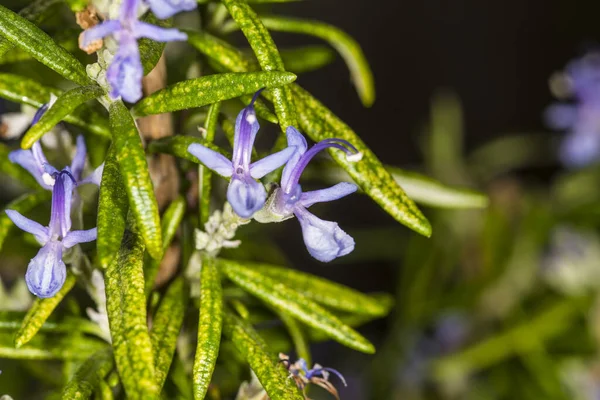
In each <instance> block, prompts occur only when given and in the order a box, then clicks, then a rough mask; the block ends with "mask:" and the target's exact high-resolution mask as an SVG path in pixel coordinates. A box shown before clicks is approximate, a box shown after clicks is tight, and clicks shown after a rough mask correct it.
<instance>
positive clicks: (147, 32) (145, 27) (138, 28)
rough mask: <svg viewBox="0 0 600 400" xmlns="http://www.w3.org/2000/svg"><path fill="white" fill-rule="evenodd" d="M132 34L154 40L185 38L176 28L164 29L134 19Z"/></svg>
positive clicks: (167, 40)
mask: <svg viewBox="0 0 600 400" xmlns="http://www.w3.org/2000/svg"><path fill="white" fill-rule="evenodd" d="M132 31H133V36H134V37H136V38H138V39H139V38H148V39H152V40H154V41H156V42H173V41H176V40H187V35H186V34H185V33H183V32H181V31H180V30H178V29H165V28H161V27H159V26H156V25H152V24H147V23H145V22H139V21H136V22H135V23H134V24H133V29H132Z"/></svg>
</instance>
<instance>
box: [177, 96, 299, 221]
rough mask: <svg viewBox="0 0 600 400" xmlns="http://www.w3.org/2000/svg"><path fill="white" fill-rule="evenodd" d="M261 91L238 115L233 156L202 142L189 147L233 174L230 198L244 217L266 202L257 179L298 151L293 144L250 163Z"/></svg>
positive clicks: (207, 163) (206, 161)
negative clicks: (255, 105) (210, 147)
mask: <svg viewBox="0 0 600 400" xmlns="http://www.w3.org/2000/svg"><path fill="white" fill-rule="evenodd" d="M259 94H260V91H258V92H257V93H256V94H255V95H254V98H253V99H252V102H251V103H250V104H249V105H248V106H247V107H246V108H244V109H243V110H242V111H241V112H240V113H239V114H238V116H237V119H236V121H235V137H234V141H233V156H232V158H231V160H228V159H227V158H225V157H224V156H223V155H221V154H219V153H217V152H216V151H214V150H211V149H209V148H208V147H205V146H203V145H201V144H197V143H194V144H191V145H190V146H189V147H188V151H189V152H190V153H191V154H192V155H194V156H195V157H197V158H198V159H199V160H200V161H201V162H202V163H203V164H204V165H205V166H206V167H207V168H210V169H212V170H213V171H215V172H216V173H218V174H219V175H221V176H224V177H226V178H229V177H231V181H230V182H229V188H228V189H227V200H228V201H229V203H230V204H231V207H232V208H233V210H234V211H235V212H236V214H238V215H239V216H240V217H242V218H251V217H252V215H254V213H255V212H257V211H258V210H260V209H261V208H262V207H263V205H264V204H265V200H266V198H267V192H266V190H265V188H264V186H263V185H262V183H260V182H257V181H256V179H260V178H262V177H263V176H265V175H267V174H268V173H270V172H272V171H275V170H276V169H277V168H279V167H281V166H282V165H283V164H285V163H286V162H287V161H288V160H289V159H290V157H292V156H293V154H294V151H295V148H294V147H293V146H291V147H287V148H286V149H283V150H281V151H279V152H277V153H275V154H271V155H269V156H267V157H265V158H263V159H261V160H258V161H255V162H253V163H252V164H251V163H250V161H251V157H252V148H253V146H254V140H255V138H256V133H257V132H258V129H259V124H258V120H257V119H256V113H255V111H254V102H255V101H256V98H257V97H258V95H259Z"/></svg>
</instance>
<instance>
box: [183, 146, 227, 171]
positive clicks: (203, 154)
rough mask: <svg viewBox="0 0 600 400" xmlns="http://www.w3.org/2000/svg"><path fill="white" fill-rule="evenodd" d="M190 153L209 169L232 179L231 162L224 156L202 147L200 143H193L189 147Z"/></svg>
mask: <svg viewBox="0 0 600 400" xmlns="http://www.w3.org/2000/svg"><path fill="white" fill-rule="evenodd" d="M188 152H190V153H191V154H192V155H193V156H194V157H196V158H198V160H200V161H201V162H202V164H204V165H205V166H206V167H207V168H210V169H212V170H213V171H215V172H216V173H217V174H219V175H221V176H224V177H230V176H231V175H232V174H233V166H232V165H231V161H229V160H228V159H227V158H225V156H224V155H222V154H220V153H217V152H216V151H214V150H211V149H209V148H208V147H206V146H202V145H201V144H199V143H192V144H190V145H189V147H188Z"/></svg>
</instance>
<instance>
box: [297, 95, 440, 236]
mask: <svg viewBox="0 0 600 400" xmlns="http://www.w3.org/2000/svg"><path fill="white" fill-rule="evenodd" d="M293 90H294V95H295V97H296V105H297V106H298V109H299V110H300V113H299V115H300V121H299V122H300V127H301V128H302V129H303V130H304V132H306V134H307V135H308V136H309V137H310V138H311V139H312V140H314V141H315V142H318V141H320V140H323V139H327V138H339V139H344V140H347V141H348V142H350V143H352V144H353V145H354V146H355V147H356V148H357V149H358V151H360V152H361V153H362V160H361V161H358V162H350V161H348V160H347V159H346V154H345V153H344V152H341V151H339V150H335V149H332V150H330V152H329V153H330V154H331V156H332V157H333V159H334V160H335V161H336V162H337V163H338V164H339V165H340V166H341V167H342V168H344V170H346V172H348V174H349V175H350V176H351V177H352V179H354V181H355V182H356V183H357V184H358V185H359V186H360V187H361V189H362V190H364V191H365V193H367V194H368V195H369V196H370V197H371V198H372V199H373V200H375V202H377V203H378V204H379V205H380V207H381V208H383V209H384V210H385V211H387V212H388V213H389V214H390V215H391V216H392V217H394V218H395V219H396V220H397V221H398V222H400V223H402V224H404V225H406V226H407V227H409V228H411V229H413V230H414V231H416V232H418V233H420V234H422V235H424V236H427V237H429V236H431V225H430V224H429V221H427V219H426V218H425V217H424V216H423V214H422V213H421V211H419V209H418V208H417V206H416V205H415V203H414V202H413V201H412V200H411V199H409V198H408V196H407V195H406V193H404V190H402V188H401V187H400V185H398V184H397V183H396V182H395V181H394V178H393V177H392V176H391V175H390V173H389V172H388V171H387V170H386V169H385V167H384V166H383V164H382V163H381V161H379V159H378V158H377V156H376V155H375V154H374V153H373V152H372V151H371V149H369V147H367V145H366V144H365V143H364V142H363V141H362V140H361V139H360V137H359V136H358V135H357V134H356V133H354V131H352V129H350V127H349V126H348V125H346V124H345V123H344V122H343V121H341V120H340V119H339V118H338V117H337V116H335V115H334V114H333V113H332V112H331V111H330V110H329V109H328V108H327V107H325V106H324V105H323V104H321V103H320V102H319V101H318V100H317V99H315V98H314V97H313V96H311V95H310V94H309V93H308V92H306V91H305V90H304V89H302V88H301V87H300V86H298V85H294V88H293Z"/></svg>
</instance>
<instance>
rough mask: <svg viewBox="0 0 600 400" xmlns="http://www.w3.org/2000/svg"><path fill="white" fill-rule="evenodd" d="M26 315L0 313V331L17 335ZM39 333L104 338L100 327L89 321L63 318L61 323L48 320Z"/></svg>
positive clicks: (14, 312)
mask: <svg viewBox="0 0 600 400" xmlns="http://www.w3.org/2000/svg"><path fill="white" fill-rule="evenodd" d="M25 315H26V313H24V312H19V311H0V331H12V332H13V333H16V331H17V330H19V329H20V328H21V325H23V319H25ZM38 332H53V333H56V332H59V333H87V334H90V335H94V336H97V337H99V338H102V332H101V330H100V326H99V325H98V324H96V323H95V322H92V321H90V320H89V319H84V318H79V317H63V318H61V319H60V320H59V321H56V320H53V319H52V318H50V319H47V320H46V322H44V324H43V325H42V326H41V327H40V330H39V331H38Z"/></svg>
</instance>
